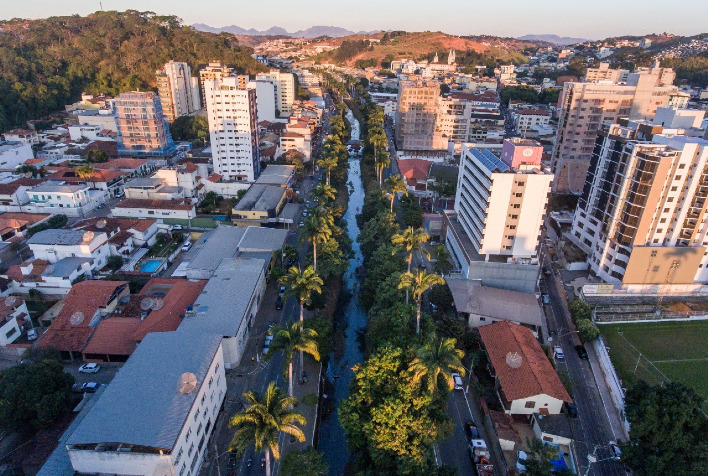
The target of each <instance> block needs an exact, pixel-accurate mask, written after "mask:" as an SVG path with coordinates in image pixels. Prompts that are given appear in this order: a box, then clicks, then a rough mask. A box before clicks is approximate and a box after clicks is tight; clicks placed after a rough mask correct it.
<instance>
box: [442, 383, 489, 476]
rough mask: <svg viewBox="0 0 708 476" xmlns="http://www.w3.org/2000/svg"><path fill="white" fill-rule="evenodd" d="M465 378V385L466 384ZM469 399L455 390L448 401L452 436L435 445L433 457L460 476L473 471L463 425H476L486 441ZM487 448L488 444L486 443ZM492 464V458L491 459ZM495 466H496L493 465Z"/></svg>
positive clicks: (480, 420)
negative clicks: (453, 468) (473, 423)
mask: <svg viewBox="0 0 708 476" xmlns="http://www.w3.org/2000/svg"><path fill="white" fill-rule="evenodd" d="M466 380H467V379H466V378H465V383H467V382H466ZM469 398H470V397H468V395H466V394H465V392H464V391H462V390H455V391H454V392H453V393H452V394H451V395H450V398H449V399H448V402H447V404H448V411H447V415H448V416H449V417H450V418H452V421H453V422H454V424H455V428H454V430H453V433H452V435H450V436H449V437H448V438H447V439H446V440H445V441H443V442H442V443H440V444H439V445H437V447H436V451H435V456H436V459H437V461H438V464H439V465H442V464H446V465H448V466H454V467H456V468H457V473H458V474H459V475H460V476H464V475H473V474H474V469H473V468H472V460H471V459H470V452H469V441H468V440H467V435H466V434H465V429H464V424H465V422H468V421H470V420H472V421H474V422H475V423H476V424H477V428H478V429H479V433H480V436H481V437H482V438H483V439H484V440H485V441H487V442H488V441H489V440H488V439H487V435H486V432H485V430H484V428H483V427H482V425H481V422H482V415H481V413H480V412H479V410H478V409H477V408H476V407H474V406H473V405H472V404H471V403H472V402H471V401H470V400H468V399H469ZM487 447H489V443H487ZM492 460H493V461H492V462H493V463H496V461H494V457H492ZM495 466H498V465H496V464H495Z"/></svg>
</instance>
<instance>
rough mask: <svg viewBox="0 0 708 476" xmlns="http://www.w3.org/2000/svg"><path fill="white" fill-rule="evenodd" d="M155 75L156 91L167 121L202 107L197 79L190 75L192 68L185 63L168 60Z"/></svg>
mask: <svg viewBox="0 0 708 476" xmlns="http://www.w3.org/2000/svg"><path fill="white" fill-rule="evenodd" d="M156 76H157V91H158V93H159V94H160V100H161V101H162V108H163V110H164V112H165V116H166V117H167V120H168V121H169V122H172V121H174V120H175V119H177V118H178V117H180V116H186V115H188V114H192V113H193V112H196V111H198V110H200V109H201V108H202V104H201V101H200V100H199V81H198V80H197V78H195V77H192V70H191V69H190V68H189V65H188V64H187V63H179V62H176V61H170V62H169V63H166V64H165V67H164V68H163V69H161V70H158V71H157V73H156Z"/></svg>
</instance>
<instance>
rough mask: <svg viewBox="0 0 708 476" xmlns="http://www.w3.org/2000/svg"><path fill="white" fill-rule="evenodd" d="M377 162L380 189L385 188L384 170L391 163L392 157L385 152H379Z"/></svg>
mask: <svg viewBox="0 0 708 476" xmlns="http://www.w3.org/2000/svg"><path fill="white" fill-rule="evenodd" d="M375 162H376V175H377V177H378V180H379V187H383V173H384V169H385V168H386V167H388V166H389V164H390V163H391V156H390V155H389V153H388V152H386V151H385V150H379V152H378V154H376V156H375Z"/></svg>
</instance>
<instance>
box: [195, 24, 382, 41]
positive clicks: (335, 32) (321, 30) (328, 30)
mask: <svg viewBox="0 0 708 476" xmlns="http://www.w3.org/2000/svg"><path fill="white" fill-rule="evenodd" d="M192 26H193V27H194V29H196V30H199V31H206V32H209V33H221V32H226V33H231V34H232V35H246V36H291V37H293V38H317V37H320V36H329V37H331V38H339V37H341V36H349V35H357V34H362V35H365V34H370V33H375V32H373V31H371V32H369V31H358V32H357V31H351V30H347V29H346V28H340V27H338V26H311V27H310V28H308V29H306V30H298V31H296V32H293V33H289V32H288V31H287V30H286V29H285V28H281V27H279V26H274V27H271V28H268V29H267V30H256V29H255V28H249V29H246V28H241V27H240V26H236V25H229V26H222V27H220V28H216V27H213V26H209V25H205V24H204V23H195V24H194V25H192Z"/></svg>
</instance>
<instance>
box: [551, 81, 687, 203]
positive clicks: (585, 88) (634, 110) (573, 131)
mask: <svg viewBox="0 0 708 476" xmlns="http://www.w3.org/2000/svg"><path fill="white" fill-rule="evenodd" d="M670 77H671V73H670V72H669V71H667V68H653V69H650V70H648V71H642V72H635V73H630V74H629V75H628V76H627V80H626V82H625V83H622V84H620V83H616V82H610V81H609V80H608V81H600V82H594V83H588V82H585V83H578V82H569V83H565V84H564V86H563V91H562V93H561V97H560V100H559V106H560V107H559V112H558V113H559V120H558V131H557V133H556V141H555V144H554V147H553V154H552V156H551V166H552V169H553V172H554V174H555V176H556V180H555V182H554V190H555V191H557V192H570V193H577V194H580V193H581V192H582V189H583V185H584V183H585V175H586V174H587V171H588V167H589V166H590V159H591V157H592V154H593V148H594V146H595V138H596V136H597V132H598V130H599V128H600V125H601V124H603V123H605V122H611V123H614V122H617V120H618V119H619V118H621V117H628V118H629V119H651V118H653V117H654V114H655V113H656V109H657V108H658V107H663V106H666V105H667V104H668V101H669V97H670V96H671V95H672V94H673V93H675V92H676V91H677V88H676V87H675V86H671V85H667V84H665V81H666V80H667V79H668V78H670Z"/></svg>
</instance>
